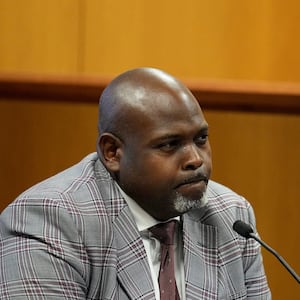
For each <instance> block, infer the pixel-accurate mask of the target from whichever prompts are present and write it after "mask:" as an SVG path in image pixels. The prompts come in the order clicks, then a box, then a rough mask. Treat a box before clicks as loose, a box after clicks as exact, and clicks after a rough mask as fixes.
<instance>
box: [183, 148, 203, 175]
mask: <svg viewBox="0 0 300 300" xmlns="http://www.w3.org/2000/svg"><path fill="white" fill-rule="evenodd" d="M183 153H184V163H183V169H184V170H196V169H198V168H199V167H201V165H202V164H203V157H202V155H201V149H199V147H198V146H197V145H195V144H191V145H187V146H184V149H183Z"/></svg>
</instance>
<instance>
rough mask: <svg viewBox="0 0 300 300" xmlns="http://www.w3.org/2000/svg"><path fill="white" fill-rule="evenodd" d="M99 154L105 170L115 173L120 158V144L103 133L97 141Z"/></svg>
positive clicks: (115, 138) (116, 139)
mask: <svg viewBox="0 0 300 300" xmlns="http://www.w3.org/2000/svg"><path fill="white" fill-rule="evenodd" d="M98 147H99V150H98V151H99V152H100V154H101V156H102V162H103V163H104V164H105V166H106V168H107V169H108V170H109V171H110V172H112V173H116V172H118V171H119V168H120V159H121V156H122V142H121V140H120V139H119V138H118V137H116V136H115V135H113V134H111V133H107V132H106V133H103V134H102V135H101V136H100V137H99V141H98Z"/></svg>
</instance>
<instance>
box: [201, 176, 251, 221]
mask: <svg viewBox="0 0 300 300" xmlns="http://www.w3.org/2000/svg"><path fill="white" fill-rule="evenodd" d="M207 200H208V203H207V208H206V213H205V216H204V219H205V220H207V221H209V220H210V221H213V222H214V221H216V222H221V223H222V222H224V223H226V222H227V221H230V222H232V223H233V222H234V221H235V220H237V219H241V220H244V221H248V220H249V214H250V215H252V214H253V209H252V207H251V204H250V203H249V202H248V200H247V199H245V198H244V197H243V196H241V195H239V194H238V193H236V192H235V191H233V190H232V189H230V188H229V187H227V186H225V185H222V184H220V183H217V182H215V181H212V180H210V181H209V184H208V188H207Z"/></svg>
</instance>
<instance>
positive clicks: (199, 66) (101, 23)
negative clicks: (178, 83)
mask: <svg viewBox="0 0 300 300" xmlns="http://www.w3.org/2000/svg"><path fill="white" fill-rule="evenodd" d="M299 11H300V3H299V1H297V0H293V1H289V4H288V5H287V3H285V2H282V1H280V0H275V1H273V0H272V1H271V0H266V1H259V0H255V1H238V0H233V1H226V0H220V1H215V0H213V1H198V0H188V1H185V2H184V4H183V2H182V1H172V0H166V1H159V0H154V1H150V2H149V1H138V0H130V1H126V2H124V1H113V2H112V1H110V0H103V1H97V0H91V1H88V2H87V3H86V18H85V20H86V22H85V23H86V30H85V33H86V34H85V37H84V38H85V42H84V47H85V50H84V58H83V66H84V67H83V71H84V72H85V73H102V74H109V75H110V74H116V73H119V72H122V71H123V70H125V69H128V68H134V67H137V66H155V67H159V68H163V69H165V70H167V71H169V72H171V73H173V74H174V75H177V76H181V77H184V78H188V77H196V78H199V77H201V78H232V79H251V80H277V81H299V80H300V69H299V68H297V67H296V66H297V65H299V55H298V53H299V52H300V40H299V39H298V38H297V37H298V36H299V35H300V18H299Z"/></svg>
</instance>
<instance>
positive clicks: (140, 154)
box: [118, 95, 211, 220]
mask: <svg viewBox="0 0 300 300" xmlns="http://www.w3.org/2000/svg"><path fill="white" fill-rule="evenodd" d="M172 97H176V96H174V95H173V96H172V95H171V96H170V95H169V96H166V95H165V96H164V99H163V100H159V99H157V101H153V103H152V104H151V105H147V109H146V110H144V109H143V110H141V111H139V112H134V113H132V116H131V117H132V118H131V120H133V122H132V124H134V125H132V126H134V130H133V131H132V132H131V131H130V132H131V133H129V134H127V135H126V138H125V139H123V145H122V156H121V159H120V166H119V172H118V178H119V180H118V181H119V184H120V186H121V187H122V188H123V190H124V191H125V192H126V193H127V194H128V195H129V196H130V197H132V198H133V199H134V200H135V201H136V202H137V203H138V204H139V205H140V206H141V207H142V208H143V209H145V210H146V211H147V212H148V213H149V214H150V215H152V216H153V217H154V218H156V219H158V220H165V219H168V218H170V217H173V216H177V215H181V214H182V213H184V212H186V211H188V210H189V209H193V208H197V207H199V206H201V204H202V202H201V201H202V200H203V199H202V200H201V198H202V197H203V195H204V193H205V191H206V186H207V181H208V179H209V176H210V173H211V150H210V145H209V141H208V125H207V123H206V121H205V119H204V116H203V114H202V111H201V109H200V107H199V105H198V103H197V102H196V100H195V99H194V98H193V96H192V95H189V96H188V97H185V99H184V101H182V99H180V100H178V99H177V100H176V101H174V99H172Z"/></svg>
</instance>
